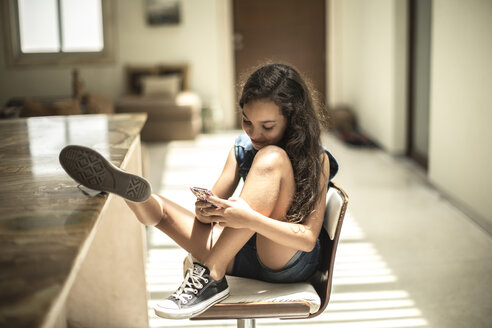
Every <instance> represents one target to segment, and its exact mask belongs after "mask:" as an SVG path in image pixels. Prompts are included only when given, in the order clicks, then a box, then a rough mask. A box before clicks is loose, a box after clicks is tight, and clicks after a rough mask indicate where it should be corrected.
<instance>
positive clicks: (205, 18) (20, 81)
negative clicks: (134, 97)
mask: <svg viewBox="0 0 492 328" xmlns="http://www.w3.org/2000/svg"><path fill="white" fill-rule="evenodd" d="M114 5H115V9H114V14H115V24H116V39H117V40H116V48H117V51H116V63H114V64H99V65H78V68H79V69H80V73H81V76H82V78H83V80H84V82H85V85H86V89H87V90H89V91H93V92H99V93H104V94H107V95H109V96H111V97H113V98H114V99H117V97H119V96H121V95H122V94H123V93H124V89H125V81H124V67H125V65H128V64H150V65H151V64H156V63H188V64H189V65H190V85H191V88H192V89H193V90H194V91H196V92H197V93H198V94H199V95H200V96H201V97H202V99H203V101H204V104H205V105H209V106H212V107H213V109H214V110H215V111H216V113H215V116H216V117H217V118H218V119H221V120H222V124H223V125H224V126H226V127H227V126H232V124H233V122H234V117H233V111H234V85H233V83H234V82H233V76H234V75H233V59H232V50H230V49H232V41H231V38H232V37H231V36H232V24H231V15H230V10H231V7H230V1H229V0H225V1H224V0H181V5H182V6H181V14H182V16H181V18H182V21H181V23H180V24H179V25H176V26H172V25H171V26H158V27H154V26H149V25H147V23H146V21H145V14H144V10H145V0H138V1H136V0H117V1H116V0H115V1H114ZM2 28H3V27H2ZM0 32H2V34H1V37H2V40H3V31H0ZM1 46H2V47H4V45H3V41H2V42H1ZM3 57H4V50H3V49H1V52H0V60H1V62H0V103H1V104H3V103H5V101H6V100H7V99H9V98H10V97H12V96H48V95H49V96H51V95H70V94H71V70H72V68H73V66H70V67H67V66H63V67H59V66H44V67H27V68H12V67H6V66H5V60H4V58H3Z"/></svg>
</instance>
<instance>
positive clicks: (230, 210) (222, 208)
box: [203, 196, 255, 229]
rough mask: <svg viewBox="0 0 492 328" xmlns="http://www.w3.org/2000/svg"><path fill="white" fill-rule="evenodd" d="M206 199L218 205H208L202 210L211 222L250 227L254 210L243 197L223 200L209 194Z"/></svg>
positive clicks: (228, 225)
mask: <svg viewBox="0 0 492 328" xmlns="http://www.w3.org/2000/svg"><path fill="white" fill-rule="evenodd" d="M208 200H209V201H210V202H212V203H213V204H214V205H216V206H218V208H214V207H210V208H207V209H204V210H203V213H204V216H206V217H207V218H209V219H211V220H212V221H213V222H218V223H219V225H220V226H223V227H230V228H235V229H241V228H251V226H252V224H251V221H252V220H253V216H254V214H255V211H254V210H253V209H252V208H251V207H250V206H249V205H248V203H246V201H244V200H243V199H241V198H229V199H228V200H225V199H221V198H218V197H216V196H210V197H208ZM209 222H210V221H209Z"/></svg>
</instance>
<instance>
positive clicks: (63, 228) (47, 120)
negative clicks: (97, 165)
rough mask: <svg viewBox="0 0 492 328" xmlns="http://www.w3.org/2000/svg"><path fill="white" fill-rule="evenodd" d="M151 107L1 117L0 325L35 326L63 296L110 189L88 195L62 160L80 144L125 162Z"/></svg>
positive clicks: (114, 161)
mask: <svg viewBox="0 0 492 328" xmlns="http://www.w3.org/2000/svg"><path fill="white" fill-rule="evenodd" d="M145 120H146V114H115V115H77V116H52V117H37V118H28V119H13V120H0V186H1V188H0V327H38V326H40V325H42V323H43V321H44V319H45V316H46V314H47V313H48V311H49V310H50V309H51V307H52V306H53V304H54V303H55V302H56V301H57V300H58V298H59V297H60V294H61V291H62V288H63V286H64V285H65V284H66V282H67V279H68V277H69V275H70V272H71V270H72V268H73V266H74V264H75V263H76V258H77V256H78V254H79V251H80V250H81V247H82V245H83V243H84V241H85V240H86V239H87V238H88V236H89V234H90V232H91V231H92V229H93V228H94V226H95V223H96V221H97V218H98V216H99V213H100V211H101V209H102V207H103V205H104V204H105V202H106V199H107V195H104V194H100V195H97V196H95V197H87V196H85V195H84V194H83V193H82V192H81V191H80V190H79V189H78V188H77V183H76V182H75V181H73V180H72V179H71V178H70V177H69V176H68V175H67V174H66V173H65V171H64V170H63V169H62V167H61V166H60V164H59V162H58V154H59V152H60V150H61V149H62V148H63V147H64V146H65V145H68V144H79V145H85V146H89V147H93V148H94V149H96V150H98V151H100V152H101V153H102V154H103V155H104V156H106V157H107V158H108V159H110V160H111V162H113V163H114V164H115V165H117V166H120V165H121V163H122V162H123V160H124V158H125V156H126V154H127V151H128V148H129V147H130V145H131V144H132V142H133V141H134V140H135V138H136V137H137V136H138V135H139V133H140V130H141V128H142V126H143V124H144V123H145Z"/></svg>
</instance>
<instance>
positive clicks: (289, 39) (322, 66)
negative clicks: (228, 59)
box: [233, 0, 326, 126]
mask: <svg viewBox="0 0 492 328" xmlns="http://www.w3.org/2000/svg"><path fill="white" fill-rule="evenodd" d="M233 21H234V25H233V26H234V57H235V71H236V76H235V78H236V86H238V85H239V82H242V81H243V80H244V78H245V77H247V75H248V74H249V73H251V72H252V70H253V69H254V68H255V67H257V66H259V65H261V64H262V63H265V62H281V63H285V64H291V65H293V66H294V67H296V68H297V69H298V70H299V71H300V72H302V73H303V75H304V76H306V77H307V79H308V80H309V81H310V82H311V84H312V85H313V87H314V88H315V90H316V91H317V92H318V93H319V98H320V100H321V101H323V102H324V101H325V100H326V97H325V90H326V47H325V43H326V38H325V26H326V11H325V0H310V1H299V0H267V1H265V0H234V1H233ZM239 92H240V90H239V89H238V88H236V95H238V94H239ZM236 124H237V126H239V125H240V123H239V116H237V119H236Z"/></svg>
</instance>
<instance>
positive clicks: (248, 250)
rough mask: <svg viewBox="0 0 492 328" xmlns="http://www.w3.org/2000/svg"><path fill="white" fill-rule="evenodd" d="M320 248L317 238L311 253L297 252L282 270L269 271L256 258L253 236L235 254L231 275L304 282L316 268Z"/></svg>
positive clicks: (280, 281)
mask: <svg viewBox="0 0 492 328" xmlns="http://www.w3.org/2000/svg"><path fill="white" fill-rule="evenodd" d="M320 248H321V246H320V241H319V238H318V240H317V241H316V246H315V247H314V249H313V250H312V251H311V252H303V251H298V252H297V253H296V254H294V256H293V257H292V258H291V259H290V260H289V262H287V264H286V265H285V266H284V267H283V268H282V269H280V270H271V269H269V268H267V267H266V266H265V265H264V264H263V263H261V261H260V259H259V258H258V253H257V252H256V234H254V235H253V237H251V238H250V240H248V242H247V243H246V244H245V245H244V246H243V248H241V250H240V251H239V252H238V253H237V254H236V257H235V258H234V268H233V270H232V274H231V275H232V276H238V277H244V278H251V279H257V280H263V281H267V282H276V283H291V282H300V281H306V280H307V279H308V278H309V277H310V276H311V275H312V274H313V273H314V272H315V271H316V269H317V268H318V264H319V257H320Z"/></svg>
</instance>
